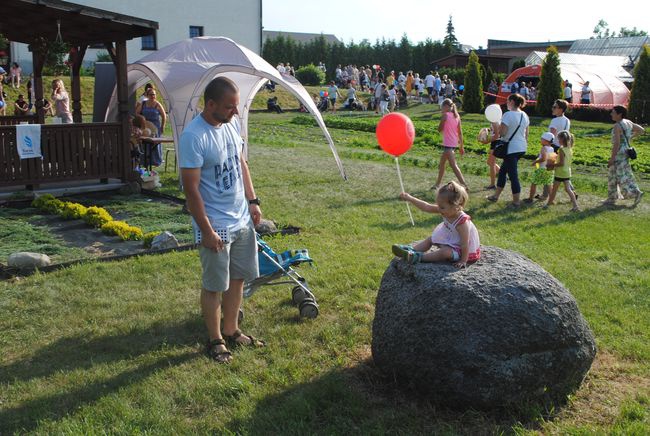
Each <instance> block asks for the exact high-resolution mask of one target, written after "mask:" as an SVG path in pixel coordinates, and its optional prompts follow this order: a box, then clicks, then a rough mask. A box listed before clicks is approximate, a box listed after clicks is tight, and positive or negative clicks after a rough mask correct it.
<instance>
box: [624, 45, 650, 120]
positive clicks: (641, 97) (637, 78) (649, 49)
mask: <svg viewBox="0 0 650 436" xmlns="http://www.w3.org/2000/svg"><path fill="white" fill-rule="evenodd" d="M629 114H630V118H631V119H632V120H634V121H635V122H637V123H649V122H650V46H648V45H644V46H643V50H641V56H640V57H639V62H638V63H637V64H636V67H634V84H633V85H632V92H631V94H630V111H629Z"/></svg>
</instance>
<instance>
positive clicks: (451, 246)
mask: <svg viewBox="0 0 650 436" xmlns="http://www.w3.org/2000/svg"><path fill="white" fill-rule="evenodd" d="M400 198H401V199H402V200H404V201H408V202H410V203H412V204H413V205H414V206H415V207H417V208H418V209H420V210H422V211H424V212H429V213H439V214H440V215H442V223H440V224H438V226H437V227H436V228H435V229H434V230H433V233H432V234H431V237H430V238H427V239H425V240H424V241H420V242H418V243H417V244H416V245H415V246H410V245H397V244H396V245H393V254H395V255H396V256H398V257H401V258H402V259H404V260H406V261H407V262H409V263H411V264H414V263H419V262H448V261H451V262H454V266H455V267H457V268H463V267H465V266H467V263H468V262H475V261H477V260H478V259H479V258H480V257H481V248H480V246H481V243H480V241H479V236H478V230H476V227H475V226H474V223H472V221H471V217H470V216H469V215H467V214H466V213H465V212H463V208H464V207H465V204H466V203H467V199H468V196H467V191H465V188H463V187H462V186H461V185H459V184H458V183H456V182H449V183H447V184H446V185H444V186H442V187H441V188H440V189H439V190H438V194H437V196H436V204H430V203H427V202H426V201H422V200H420V199H418V198H415V197H413V196H412V195H410V194H408V193H406V192H402V193H401V194H400ZM433 246H436V247H438V249H437V250H433V251H429V250H431V248H432V247H433Z"/></svg>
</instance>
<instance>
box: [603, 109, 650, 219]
mask: <svg viewBox="0 0 650 436" xmlns="http://www.w3.org/2000/svg"><path fill="white" fill-rule="evenodd" d="M611 116H612V120H614V122H615V123H616V124H614V128H613V129H612V155H611V157H610V158H609V162H608V163H607V166H608V167H609V170H608V174H607V200H605V204H606V205H611V204H614V203H615V202H616V200H620V199H622V198H631V197H634V206H636V205H637V204H639V202H640V201H641V197H642V196H643V192H641V190H640V189H639V185H637V183H636V180H635V179H634V174H633V173H632V167H631V166H630V159H636V150H635V149H634V148H633V147H632V145H631V144H630V142H631V141H632V137H634V136H635V135H642V134H643V133H644V132H645V129H644V128H643V127H641V126H639V125H638V124H634V123H633V122H632V121H630V120H628V119H626V117H627V109H626V108H625V107H624V106H614V108H612V112H611ZM621 194H623V195H622V196H621Z"/></svg>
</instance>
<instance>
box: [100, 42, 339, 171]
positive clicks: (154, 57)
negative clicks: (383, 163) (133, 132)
mask: <svg viewBox="0 0 650 436" xmlns="http://www.w3.org/2000/svg"><path fill="white" fill-rule="evenodd" d="M127 73H128V87H129V95H133V94H134V93H135V92H136V90H137V89H138V88H140V87H142V86H144V85H145V84H146V83H147V82H150V81H151V82H153V83H154V85H155V87H156V89H158V91H159V92H160V93H161V94H162V96H163V98H164V100H165V103H166V105H167V107H166V109H167V111H168V113H169V120H170V123H171V126H172V132H173V138H174V143H175V144H178V141H179V138H180V135H181V133H182V132H183V129H184V128H185V126H186V125H187V123H189V122H190V121H191V120H192V119H193V118H194V117H195V116H197V115H198V114H199V113H200V111H201V108H199V107H198V105H199V102H200V100H201V97H202V96H203V90H204V89H205V87H206V86H207V84H208V83H209V82H210V81H211V80H212V79H214V78H215V77H219V76H225V77H228V78H229V79H231V80H233V81H234V82H235V83H236V84H237V86H238V87H239V93H240V102H239V107H238V110H239V121H240V125H241V134H242V137H243V138H244V141H245V146H246V147H248V112H249V109H250V107H251V104H252V102H253V98H254V97H255V94H256V93H257V92H258V91H259V90H260V89H261V88H262V87H263V86H264V85H265V84H266V82H267V80H271V81H273V82H275V83H276V84H277V85H278V86H281V87H282V88H284V89H286V90H287V91H289V92H290V93H291V94H293V95H294V96H295V97H296V98H297V99H298V100H299V101H300V102H301V103H302V104H303V105H304V106H305V108H307V110H308V111H309V112H310V113H311V114H312V115H313V116H314V118H316V121H317V123H318V125H319V127H320V128H321V130H322V131H323V134H324V135H325V138H326V139H327V142H328V143H329V146H330V149H331V150H332V154H333V155H334V159H335V160H336V165H337V167H338V169H339V172H340V174H341V176H342V177H343V178H344V179H346V175H345V170H344V169H343V165H342V163H341V160H340V158H339V156H338V153H337V151H336V148H335V147H334V141H333V140H332V137H331V135H330V134H329V132H328V131H327V128H326V127H325V122H324V121H323V117H322V116H321V114H320V111H319V110H318V108H317V107H316V105H315V103H314V102H313V100H312V99H311V96H310V95H309V93H308V92H307V90H306V89H305V88H304V87H303V86H302V85H301V84H300V82H298V81H297V80H296V79H295V78H294V77H293V76H290V75H288V74H280V73H279V72H278V71H277V70H276V69H275V68H274V67H273V66H272V65H271V64H269V63H268V62H266V61H265V60H264V59H262V58H261V57H260V56H258V55H257V54H255V53H253V52H252V51H251V50H249V49H247V48H246V47H243V46H241V45H239V44H237V43H236V42H234V41H233V40H231V39H229V38H225V37H214V36H203V37H198V38H190V39H186V40H183V41H179V42H177V43H174V44H171V45H168V46H167V47H164V48H162V49H160V50H158V51H156V52H154V53H152V54H150V55H148V56H145V57H144V58H142V59H140V60H139V61H137V62H135V63H133V64H130V65H129V66H128V67H127ZM116 102H117V100H116V91H115V90H114V91H113V96H112V97H111V102H110V104H109V105H108V107H109V109H108V111H107V113H106V120H111V119H113V118H114V117H115V116H116V113H117V104H116ZM176 152H178V150H176Z"/></svg>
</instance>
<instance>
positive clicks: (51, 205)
mask: <svg viewBox="0 0 650 436" xmlns="http://www.w3.org/2000/svg"><path fill="white" fill-rule="evenodd" d="M63 204H64V203H63V202H62V201H61V200H59V199H57V198H55V197H54V196H53V195H52V194H45V195H42V196H40V197H38V198H36V199H34V201H32V206H33V207H35V208H37V209H40V210H42V211H43V212H46V213H50V214H53V215H58V214H60V213H61V210H63Z"/></svg>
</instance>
